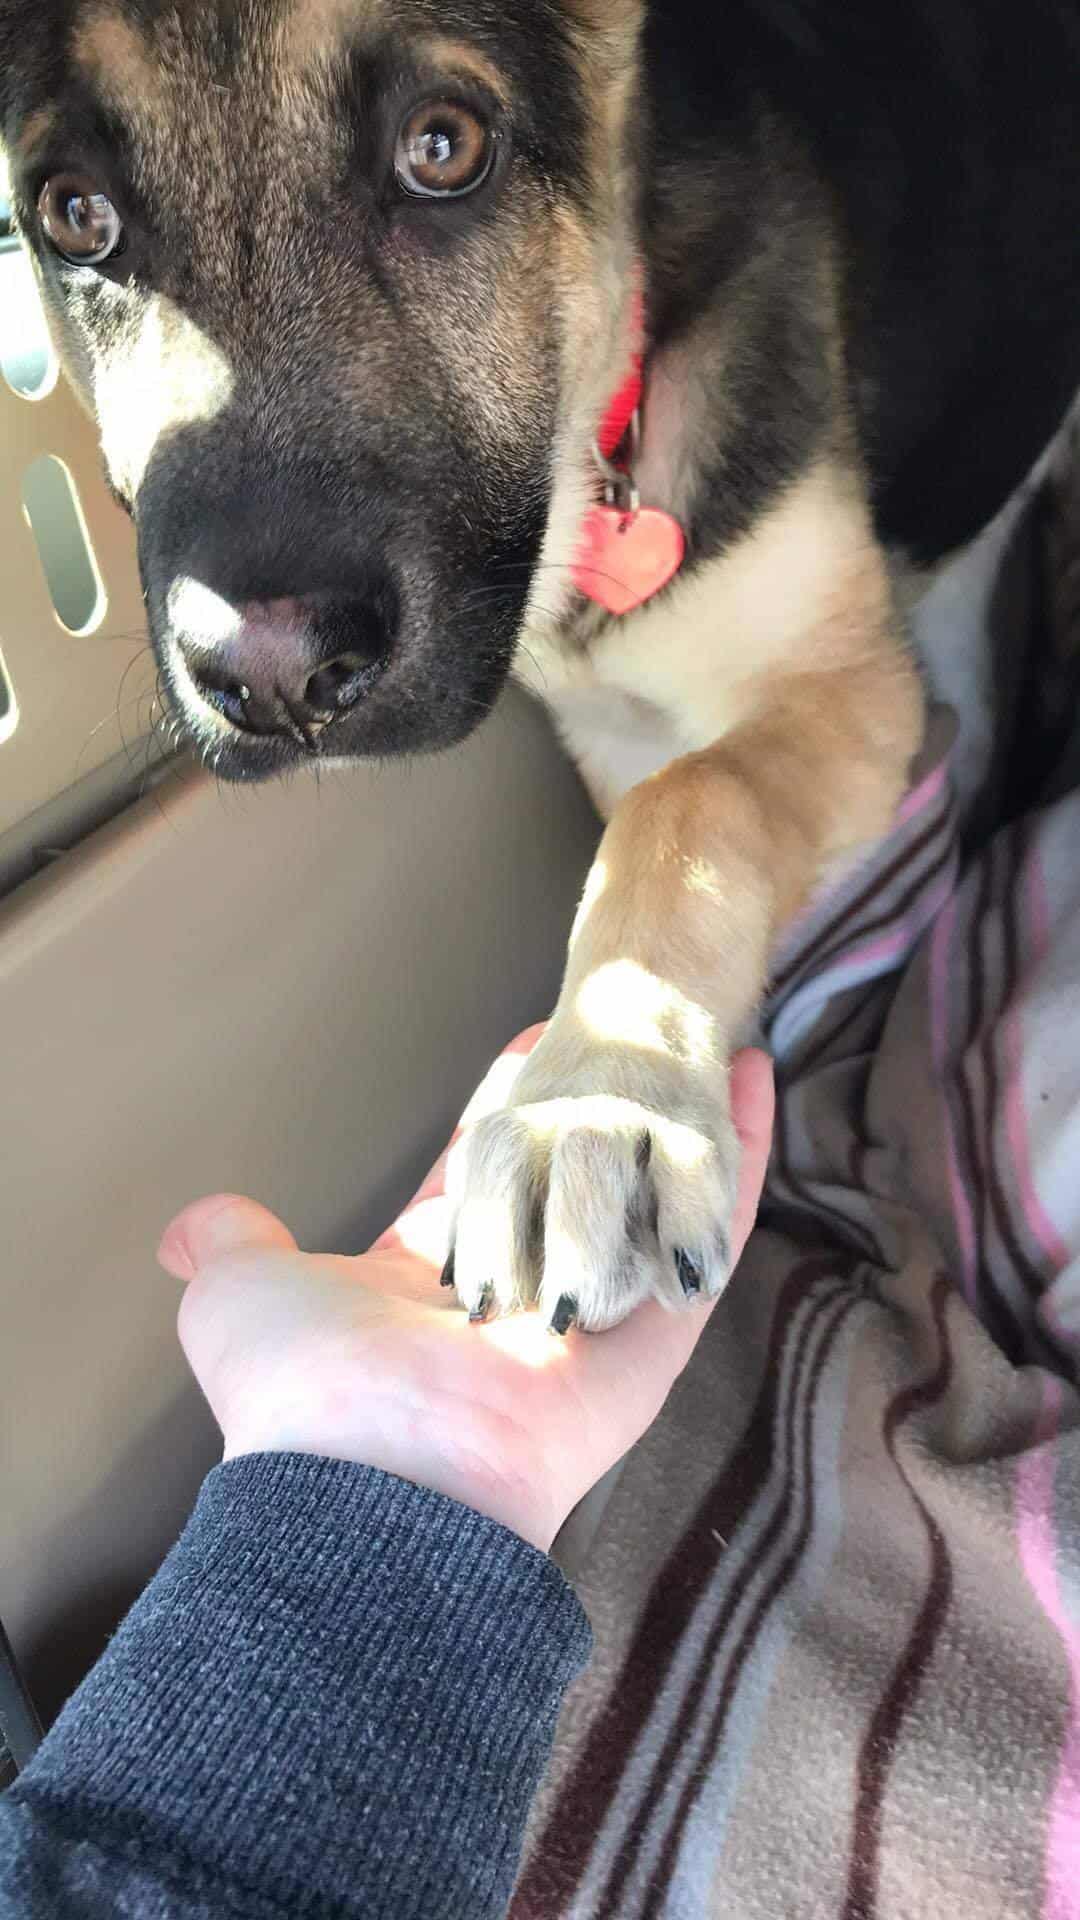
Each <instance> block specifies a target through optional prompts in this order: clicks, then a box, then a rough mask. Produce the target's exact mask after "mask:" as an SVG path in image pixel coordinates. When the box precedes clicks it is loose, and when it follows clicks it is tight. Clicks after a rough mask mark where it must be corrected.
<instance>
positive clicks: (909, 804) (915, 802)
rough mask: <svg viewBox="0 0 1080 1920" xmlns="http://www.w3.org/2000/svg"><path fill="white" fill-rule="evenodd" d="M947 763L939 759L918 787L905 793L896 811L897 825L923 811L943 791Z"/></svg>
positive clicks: (901, 824)
mask: <svg viewBox="0 0 1080 1920" xmlns="http://www.w3.org/2000/svg"><path fill="white" fill-rule="evenodd" d="M946 764H947V763H946V761H944V760H939V761H938V764H937V766H936V767H931V769H930V771H929V773H928V774H926V775H924V777H923V779H921V780H920V781H919V784H918V786H917V787H912V789H911V791H910V793H905V795H904V797H903V799H902V800H901V802H900V805H899V807H898V808H897V812H896V825H897V826H898V827H900V826H903V825H904V824H905V822H906V821H908V820H910V819H912V818H913V817H914V815H915V814H917V813H921V812H922V810H923V808H924V807H926V806H928V805H929V803H930V801H931V800H933V799H935V798H936V796H937V795H938V794H939V793H940V792H941V789H942V787H943V786H944V785H945V769H946Z"/></svg>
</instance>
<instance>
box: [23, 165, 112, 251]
mask: <svg viewBox="0 0 1080 1920" xmlns="http://www.w3.org/2000/svg"><path fill="white" fill-rule="evenodd" d="M38 213H39V214H40V216H41V224H42V226H43V227H44V229H45V231H46V233H47V234H48V236H49V239H50V240H51V241H52V243H53V246H54V247H55V248H56V251H57V253H59V254H62V255H63V257H64V259H65V260H70V261H71V262H72V264H73V265H74V266H78V267H97V266H100V265H101V263H102V262H103V261H104V260H108V259H109V258H110V256H111V255H112V254H114V253H116V252H117V251H118V249H119V247H120V243H121V241H122V239H123V234H124V229H123V227H122V226H121V224H120V215H119V214H118V213H117V211H116V208H115V207H114V206H113V203H112V201H111V200H110V199H109V197H108V195H107V194H105V193H102V192H101V191H100V190H99V188H98V187H97V185H96V183H95V182H94V181H93V180H87V179H85V178H83V177H82V176H81V175H80V174H77V173H60V174H57V175H56V178H55V179H53V180H48V181H46V183H45V185H44V187H43V188H42V190H41V192H40V194H39V195H38Z"/></svg>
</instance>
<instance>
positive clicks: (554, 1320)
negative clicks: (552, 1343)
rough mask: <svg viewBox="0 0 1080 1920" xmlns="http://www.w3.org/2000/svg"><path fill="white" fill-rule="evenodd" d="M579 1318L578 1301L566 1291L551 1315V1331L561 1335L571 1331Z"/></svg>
mask: <svg viewBox="0 0 1080 1920" xmlns="http://www.w3.org/2000/svg"><path fill="white" fill-rule="evenodd" d="M576 1319H577V1301H576V1300H574V1299H573V1298H572V1297H571V1295H570V1294H568V1293H564V1294H563V1296H562V1298H561V1299H560V1300H559V1302H558V1304H557V1306H556V1308H555V1311H554V1313H553V1314H552V1316H551V1323H550V1324H551V1331H552V1333H557V1334H559V1335H560V1336H562V1335H564V1334H567V1333H569V1331H570V1329H571V1327H572V1326H573V1324H574V1321H575V1320H576Z"/></svg>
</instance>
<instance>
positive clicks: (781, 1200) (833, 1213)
mask: <svg viewBox="0 0 1080 1920" xmlns="http://www.w3.org/2000/svg"><path fill="white" fill-rule="evenodd" d="M855 991H857V993H858V999H857V1000H856V1003H855V1005H854V1006H853V1007H851V1008H849V1009H847V1011H846V1012H845V1014H844V1017H843V1019H841V1020H838V1021H837V1022H836V1023H835V1025H834V1027H833V1028H832V1030H831V1032H830V1033H829V1034H828V1036H827V1037H824V1038H822V1040H821V1042H820V1044H819V1043H818V1041H817V1040H815V1042H814V1045H813V1046H812V1047H811V1049H810V1052H809V1053H808V1054H807V1055H806V1056H805V1057H804V1059H803V1061H802V1063H801V1064H800V1067H799V1072H798V1085H799V1086H800V1088H802V1087H804V1085H805V1081H806V1077H807V1075H808V1073H809V1072H811V1071H812V1070H813V1068H814V1067H815V1066H816V1065H817V1064H818V1062H819V1060H820V1058H821V1057H822V1056H823V1055H824V1054H825V1053H827V1052H828V1051H829V1049H830V1047H832V1046H833V1045H834V1044H835V1042H836V1041H837V1040H839V1039H840V1038H841V1037H842V1035H843V1034H844V1033H845V1032H846V1031H847V1030H848V1028H850V1027H852V1026H854V1025H855V1024H856V1021H857V1020H859V1019H861V1020H863V1021H864V1022H865V1021H866V1020H867V1019H868V1018H870V1019H872V1020H874V1021H875V1022H876V1024H877V1027H878V1029H879V1032H880V1027H881V1024H882V1022H883V1020H884V1017H885V1012H886V1009H884V1008H880V1007H879V1006H878V1005H877V1004H876V1003H875V1002H872V1001H870V1000H868V998H867V995H866V992H865V990H864V989H863V988H859V989H856V990H855ZM834 1064H835V1062H833V1061H830V1062H829V1065H830V1066H832V1065H834ZM791 1135H792V1127H791V1120H790V1112H789V1096H788V1093H787V1088H786V1086H785V1084H784V1079H783V1078H782V1077H781V1075H779V1074H778V1076H777V1089H776V1113H775V1117H774V1120H773V1142H772V1152H771V1154H770V1156H769V1168H768V1174H767V1176H766V1186H765V1192H764V1194H763V1196H762V1201H761V1206H760V1208H759V1210H758V1220H759V1222H760V1223H761V1224H765V1225H770V1226H774V1227H776V1228H778V1229H779V1230H780V1231H781V1232H784V1233H786V1234H788V1235H789V1236H790V1237H791V1238H792V1239H796V1240H797V1239H798V1238H799V1237H800V1235H801V1237H803V1238H804V1239H805V1237H806V1225H805V1223H806V1222H807V1221H809V1222H810V1223H811V1226H812V1229H813V1231H814V1233H815V1236H816V1237H817V1238H818V1239H819V1240H820V1239H822V1238H823V1237H824V1236H823V1233H822V1229H823V1228H827V1226H828V1224H829V1223H830V1222H831V1223H832V1224H833V1226H834V1227H835V1229H836V1235H837V1241H836V1244H838V1245H839V1246H841V1247H844V1248H845V1249H847V1248H852V1250H853V1251H855V1252H857V1253H861V1254H862V1255H863V1256H864V1258H866V1259H869V1260H872V1261H874V1262H875V1263H876V1264H877V1265H879V1266H880V1265H882V1264H883V1257H882V1252H881V1246H880V1243H879V1241H878V1238H877V1235H876V1233H875V1232H874V1231H873V1229H872V1227H870V1226H868V1225H864V1224H863V1223H862V1222H861V1221H858V1220H855V1219H854V1218H852V1216H851V1215H850V1214H846V1213H844V1212H843V1211H842V1209H841V1208H840V1207H837V1206H834V1205H832V1204H831V1203H830V1202H829V1201H828V1200H826V1199H825V1197H824V1195H823V1194H822V1192H821V1183H820V1181H819V1182H817V1184H815V1181H814V1179H813V1177H811V1178H807V1177H805V1176H804V1175H803V1174H802V1173H801V1172H797V1171H796V1169H795V1166H794V1164H793V1162H792V1156H791Z"/></svg>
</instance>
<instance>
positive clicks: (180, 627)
mask: <svg viewBox="0 0 1080 1920" xmlns="http://www.w3.org/2000/svg"><path fill="white" fill-rule="evenodd" d="M165 613H166V616H167V618H168V622H169V626H170V627H171V629H172V631H173V633H174V634H176V635H177V637H178V638H179V637H183V638H185V639H189V640H195V641H197V642H198V643H199V645H200V646H203V647H222V646H224V645H225V644H226V643H227V642H228V641H229V640H235V638H236V636H237V634H238V633H239V632H240V630H241V628H242V627H243V624H244V618H243V615H242V614H241V612H240V611H239V609H238V608H237V607H234V606H231V605H230V603H229V601H228V600H223V599H222V597H221V595H220V593H215V592H214V590H213V588H212V587H207V586H204V585H203V583H202V581H201V580H192V579H191V578H190V577H189V576H188V575H184V576H183V577H182V578H181V579H179V580H176V581H174V583H173V585H172V586H171V587H170V588H169V593H168V598H167V600H166V602H165Z"/></svg>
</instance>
